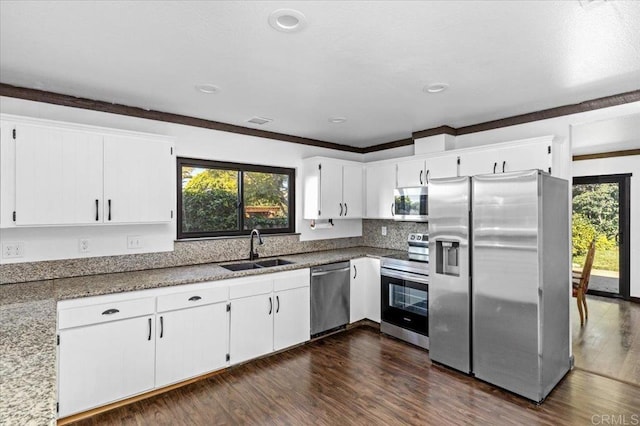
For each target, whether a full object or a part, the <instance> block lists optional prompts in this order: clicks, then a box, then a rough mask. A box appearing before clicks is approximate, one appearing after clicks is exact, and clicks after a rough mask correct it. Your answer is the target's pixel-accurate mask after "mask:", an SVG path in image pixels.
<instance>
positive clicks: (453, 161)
mask: <svg viewBox="0 0 640 426" xmlns="http://www.w3.org/2000/svg"><path fill="white" fill-rule="evenodd" d="M426 167H427V170H426V172H425V176H426V181H427V183H429V179H431V178H446V177H455V176H458V155H445V156H441V157H434V158H428V159H427V162H426Z"/></svg>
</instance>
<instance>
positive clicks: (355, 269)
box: [353, 265, 358, 279]
mask: <svg viewBox="0 0 640 426" xmlns="http://www.w3.org/2000/svg"><path fill="white" fill-rule="evenodd" d="M357 276H358V268H356V265H353V279H355V278H356V277H357Z"/></svg>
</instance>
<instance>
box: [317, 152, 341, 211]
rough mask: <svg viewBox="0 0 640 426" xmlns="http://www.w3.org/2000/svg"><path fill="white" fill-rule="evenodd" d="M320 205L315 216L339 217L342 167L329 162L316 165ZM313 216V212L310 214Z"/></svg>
mask: <svg viewBox="0 0 640 426" xmlns="http://www.w3.org/2000/svg"><path fill="white" fill-rule="evenodd" d="M318 176H319V188H318V191H317V192H318V193H319V196H320V205H319V207H318V209H317V210H318V214H317V216H318V217H319V218H320V217H328V218H333V217H340V216H342V213H343V209H344V208H343V207H342V165H340V164H338V163H334V162H331V161H323V162H322V163H318ZM311 215H312V216H313V211H312V212H311Z"/></svg>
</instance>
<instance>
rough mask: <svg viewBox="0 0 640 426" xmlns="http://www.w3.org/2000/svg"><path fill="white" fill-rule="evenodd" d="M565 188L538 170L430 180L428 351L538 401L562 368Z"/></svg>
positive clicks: (566, 288) (565, 354)
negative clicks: (430, 260) (430, 262)
mask: <svg viewBox="0 0 640 426" xmlns="http://www.w3.org/2000/svg"><path fill="white" fill-rule="evenodd" d="M568 191H569V188H568V182H567V181H566V180H563V179H558V178H555V177H552V176H550V175H548V174H546V173H544V172H541V171H539V170H530V171H523V172H512V173H503V174H492V175H481V176H474V177H472V178H468V177H459V178H451V179H432V180H431V181H430V183H429V215H430V219H429V234H430V235H429V239H430V247H429V251H430V254H431V259H432V262H433V263H435V265H434V264H433V263H432V264H431V266H430V270H431V277H430V285H429V310H430V322H429V338H430V350H429V352H430V357H431V358H432V360H434V361H436V362H439V363H441V364H444V365H448V366H450V367H453V368H455V369H458V370H460V371H463V372H466V373H472V374H474V375H475V376H476V377H477V378H479V379H481V380H484V381H486V382H489V383H492V384H495V385H497V386H500V387H502V388H504V389H507V390H509V391H512V392H514V393H517V394H519V395H522V396H524V397H526V398H529V399H531V400H534V401H537V402H539V401H542V400H543V399H544V398H545V397H546V396H547V395H548V394H549V392H550V391H551V390H552V389H553V387H554V386H555V385H556V384H557V383H558V382H559V381H560V379H562V377H563V376H564V375H565V374H566V373H567V371H569V368H570V359H569V344H570V342H569V298H570V293H569V292H570V289H571V286H570V263H569V262H570V260H569V259H570V258H569V201H568V196H569V192H568Z"/></svg>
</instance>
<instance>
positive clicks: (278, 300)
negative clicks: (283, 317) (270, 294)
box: [276, 296, 280, 314]
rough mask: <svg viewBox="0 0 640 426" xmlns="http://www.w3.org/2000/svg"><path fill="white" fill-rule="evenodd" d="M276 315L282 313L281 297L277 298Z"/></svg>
mask: <svg viewBox="0 0 640 426" xmlns="http://www.w3.org/2000/svg"><path fill="white" fill-rule="evenodd" d="M276 306H277V307H276V314H277V313H278V312H280V296H276Z"/></svg>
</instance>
